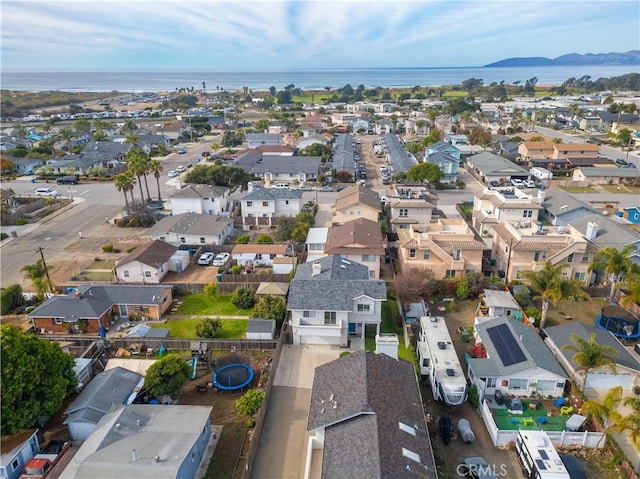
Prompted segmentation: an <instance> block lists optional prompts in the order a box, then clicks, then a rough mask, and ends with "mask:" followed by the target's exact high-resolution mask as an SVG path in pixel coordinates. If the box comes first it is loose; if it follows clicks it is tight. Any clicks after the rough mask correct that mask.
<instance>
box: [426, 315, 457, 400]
mask: <svg viewBox="0 0 640 479" xmlns="http://www.w3.org/2000/svg"><path fill="white" fill-rule="evenodd" d="M417 349H418V360H419V363H420V374H421V375H422V376H428V379H429V383H430V385H431V391H432V392H433V397H434V399H435V400H436V401H442V402H444V403H445V404H446V405H447V406H459V405H460V404H462V403H463V402H464V401H465V400H466V399H467V379H466V378H465V376H464V372H463V370H462V366H460V360H459V359H458V353H457V352H456V349H455V348H454V347H453V342H452V341H451V335H450V334H449V330H448V329H447V325H446V323H445V320H444V318H442V317H440V316H422V317H421V318H420V340H419V341H418V348H417Z"/></svg>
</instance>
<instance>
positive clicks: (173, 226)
mask: <svg viewBox="0 0 640 479" xmlns="http://www.w3.org/2000/svg"><path fill="white" fill-rule="evenodd" d="M230 225H231V226H232V225H233V220H232V219H231V218H229V217H228V216H219V215H200V214H198V213H192V212H189V213H182V214H179V215H174V216H165V217H164V218H162V219H161V220H160V221H158V222H157V223H156V224H155V225H153V226H152V227H151V228H149V229H148V230H147V231H145V233H144V234H145V236H154V235H158V234H164V233H176V234H189V235H216V236H217V235H219V234H220V233H222V232H223V231H224V230H225V229H226V228H228V227H229V226H230Z"/></svg>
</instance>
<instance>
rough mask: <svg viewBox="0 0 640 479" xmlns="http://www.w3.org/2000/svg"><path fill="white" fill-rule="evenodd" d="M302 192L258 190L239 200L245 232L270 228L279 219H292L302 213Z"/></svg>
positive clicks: (275, 189)
mask: <svg viewBox="0 0 640 479" xmlns="http://www.w3.org/2000/svg"><path fill="white" fill-rule="evenodd" d="M302 193H303V191H302V190H294V189H289V188H258V189H256V190H253V191H251V192H249V193H247V194H246V195H244V196H243V197H242V198H241V199H240V205H241V210H242V225H243V228H244V229H245V230H249V229H251V228H252V227H254V228H270V227H272V226H275V225H276V224H277V222H278V218H280V217H294V216H296V215H298V214H299V213H300V212H301V211H302Z"/></svg>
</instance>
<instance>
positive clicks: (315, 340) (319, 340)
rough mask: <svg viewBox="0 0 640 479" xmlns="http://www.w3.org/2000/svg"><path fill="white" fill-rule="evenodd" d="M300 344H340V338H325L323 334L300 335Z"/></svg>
mask: <svg viewBox="0 0 640 479" xmlns="http://www.w3.org/2000/svg"><path fill="white" fill-rule="evenodd" d="M300 344H329V345H340V338H327V337H324V336H301V337H300Z"/></svg>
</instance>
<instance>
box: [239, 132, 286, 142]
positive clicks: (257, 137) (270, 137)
mask: <svg viewBox="0 0 640 479" xmlns="http://www.w3.org/2000/svg"><path fill="white" fill-rule="evenodd" d="M246 140H247V142H255V141H266V142H269V143H272V142H274V141H278V142H280V141H282V135H280V134H279V133H247V137H246Z"/></svg>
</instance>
